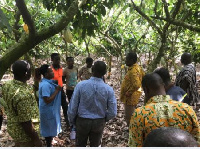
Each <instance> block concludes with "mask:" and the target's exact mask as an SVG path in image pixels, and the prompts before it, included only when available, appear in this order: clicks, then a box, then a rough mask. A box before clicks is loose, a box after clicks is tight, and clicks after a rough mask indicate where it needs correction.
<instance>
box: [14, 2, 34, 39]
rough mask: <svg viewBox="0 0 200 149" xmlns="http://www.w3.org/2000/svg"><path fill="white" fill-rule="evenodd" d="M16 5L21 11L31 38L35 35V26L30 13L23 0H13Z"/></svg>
mask: <svg viewBox="0 0 200 149" xmlns="http://www.w3.org/2000/svg"><path fill="white" fill-rule="evenodd" d="M15 1H16V6H17V7H18V9H19V11H20V12H21V15H22V17H23V19H24V22H25V23H26V24H27V25H28V29H29V36H30V37H31V38H32V37H34V36H35V26H34V22H33V20H32V18H31V15H30V13H29V11H28V9H27V7H26V4H25V2H24V0H15Z"/></svg>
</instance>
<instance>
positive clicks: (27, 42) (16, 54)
mask: <svg viewBox="0 0 200 149" xmlns="http://www.w3.org/2000/svg"><path fill="white" fill-rule="evenodd" d="M77 11H78V2H77V0H74V1H73V2H72V4H71V6H70V7H69V9H68V10H67V12H66V14H67V15H66V16H62V17H61V19H60V20H59V21H58V22H57V23H55V24H54V25H52V26H50V27H48V28H44V29H43V30H41V31H39V32H37V33H36V34H35V36H34V38H30V37H28V36H24V37H22V39H21V40H19V42H18V43H16V44H15V45H14V46H13V47H11V48H10V49H9V50H8V52H7V53H6V54H5V55H4V56H3V57H2V58H1V59H0V69H1V71H0V79H1V78H2V77H3V75H4V73H5V72H6V71H7V69H8V68H9V67H10V66H11V64H12V63H14V62H15V61H16V60H18V59H19V58H20V57H21V56H23V55H24V54H26V53H27V52H28V51H29V50H31V49H32V48H34V47H35V46H36V45H38V44H39V43H41V42H42V41H44V40H46V39H48V38H50V37H52V36H54V35H55V34H57V33H59V32H61V31H62V30H63V29H64V28H65V27H66V26H67V25H68V24H69V23H70V22H71V21H72V19H73V18H74V16H75V15H76V13H77Z"/></svg>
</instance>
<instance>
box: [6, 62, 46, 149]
mask: <svg viewBox="0 0 200 149" xmlns="http://www.w3.org/2000/svg"><path fill="white" fill-rule="evenodd" d="M12 70H13V74H14V80H11V81H8V82H6V83H5V84H4V85H3V87H2V99H3V100H4V103H5V105H4V106H5V107H4V108H5V112H6V115H7V122H8V123H7V131H8V133H9V135H10V136H11V137H12V138H13V139H14V142H15V146H18V147H33V146H42V142H41V140H40V139H39V136H38V134H37V132H36V131H35V129H34V128H33V123H34V122H38V121H39V110H38V106H37V102H36V100H35V96H34V94H33V88H32V87H30V86H28V85H27V84H26V81H27V80H29V79H30V77H31V70H30V65H29V64H28V63H27V62H26V61H16V62H15V63H14V64H13V65H12Z"/></svg>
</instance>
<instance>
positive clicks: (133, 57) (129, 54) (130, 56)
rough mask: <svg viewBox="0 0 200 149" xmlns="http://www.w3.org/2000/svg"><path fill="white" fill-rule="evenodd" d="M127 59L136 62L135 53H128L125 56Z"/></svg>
mask: <svg viewBox="0 0 200 149" xmlns="http://www.w3.org/2000/svg"><path fill="white" fill-rule="evenodd" d="M126 58H127V59H129V60H130V59H132V60H133V62H134V63H136V62H137V54H136V53H135V52H129V53H128V54H127V56H126Z"/></svg>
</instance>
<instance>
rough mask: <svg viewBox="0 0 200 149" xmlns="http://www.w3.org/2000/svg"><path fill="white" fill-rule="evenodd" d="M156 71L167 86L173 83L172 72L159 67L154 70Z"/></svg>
mask: <svg viewBox="0 0 200 149" xmlns="http://www.w3.org/2000/svg"><path fill="white" fill-rule="evenodd" d="M154 72H155V73H157V74H158V75H159V76H160V77H161V78H162V80H163V82H164V83H165V86H168V85H169V84H170V83H171V79H170V74H169V71H168V70H167V69H166V68H164V67H161V68H157V69H155V70H154Z"/></svg>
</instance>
